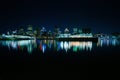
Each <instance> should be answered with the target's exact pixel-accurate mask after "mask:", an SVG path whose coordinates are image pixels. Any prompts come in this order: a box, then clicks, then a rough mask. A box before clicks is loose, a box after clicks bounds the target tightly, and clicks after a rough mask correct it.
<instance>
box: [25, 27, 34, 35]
mask: <svg viewBox="0 0 120 80" xmlns="http://www.w3.org/2000/svg"><path fill="white" fill-rule="evenodd" d="M26 34H27V35H30V36H33V35H34V34H33V27H32V25H28V28H27V32H26Z"/></svg>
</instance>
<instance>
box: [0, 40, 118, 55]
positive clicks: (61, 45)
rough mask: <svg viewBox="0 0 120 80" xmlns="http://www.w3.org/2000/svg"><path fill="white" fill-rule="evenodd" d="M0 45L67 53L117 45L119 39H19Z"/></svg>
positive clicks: (29, 50) (16, 48)
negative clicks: (92, 40) (95, 41)
mask: <svg viewBox="0 0 120 80" xmlns="http://www.w3.org/2000/svg"><path fill="white" fill-rule="evenodd" d="M93 44H94V46H93ZM0 45H2V46H5V47H8V49H9V50H12V49H15V50H22V51H24V49H25V48H27V51H28V53H30V54H31V53H32V52H33V50H34V49H38V50H39V51H42V53H45V51H47V50H51V51H52V50H54V51H60V50H64V51H65V52H66V53H67V52H68V51H70V50H72V51H73V52H79V51H91V50H94V47H104V46H108V47H109V46H117V45H119V41H118V40H117V39H99V40H98V42H97V43H93V42H90V41H87V42H85V41H82V42H81V41H55V40H20V41H0Z"/></svg>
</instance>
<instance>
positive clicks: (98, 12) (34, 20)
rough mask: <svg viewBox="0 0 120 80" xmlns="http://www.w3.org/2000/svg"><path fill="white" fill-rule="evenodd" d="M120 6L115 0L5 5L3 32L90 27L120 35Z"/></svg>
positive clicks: (29, 1)
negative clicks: (58, 27)
mask: <svg viewBox="0 0 120 80" xmlns="http://www.w3.org/2000/svg"><path fill="white" fill-rule="evenodd" d="M119 7H120V6H119V4H118V3H117V2H115V1H112V0H109V1H107V0H100V1H96V0H90V1H89V0H80V1H76V2H75V1H73V2H71V1H61V2H59V1H58V2H56V1H36V0H34V1H33V0H21V1H15V0H12V1H2V2H1V3H0V9H1V14H0V17H1V18H0V22H1V23H0V32H3V31H5V30H7V29H8V30H9V29H16V28H19V26H25V25H28V24H31V25H33V26H43V27H46V28H48V29H52V28H53V27H54V26H55V25H58V26H60V28H61V29H63V28H66V27H68V28H73V27H74V26H75V27H78V26H80V27H86V26H87V27H90V28H91V29H92V30H93V31H95V33H96V32H103V33H110V32H119V30H120V27H119V26H120V24H119V18H120V15H119V13H120V10H119Z"/></svg>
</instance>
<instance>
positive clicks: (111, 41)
mask: <svg viewBox="0 0 120 80" xmlns="http://www.w3.org/2000/svg"><path fill="white" fill-rule="evenodd" d="M117 45H119V41H118V40H117V39H115V38H114V39H112V38H110V39H106V38H103V39H101V38H99V39H98V43H97V46H98V47H103V46H117Z"/></svg>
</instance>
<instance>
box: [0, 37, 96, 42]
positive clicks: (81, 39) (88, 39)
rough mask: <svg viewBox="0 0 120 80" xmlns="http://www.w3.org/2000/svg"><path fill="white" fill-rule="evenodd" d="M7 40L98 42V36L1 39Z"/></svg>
mask: <svg viewBox="0 0 120 80" xmlns="http://www.w3.org/2000/svg"><path fill="white" fill-rule="evenodd" d="M2 40H6V41H10V40H13V41H16V40H57V41H93V42H97V41H98V38H97V37H92V38H3V39H2V38H1V39H0V41H2Z"/></svg>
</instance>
